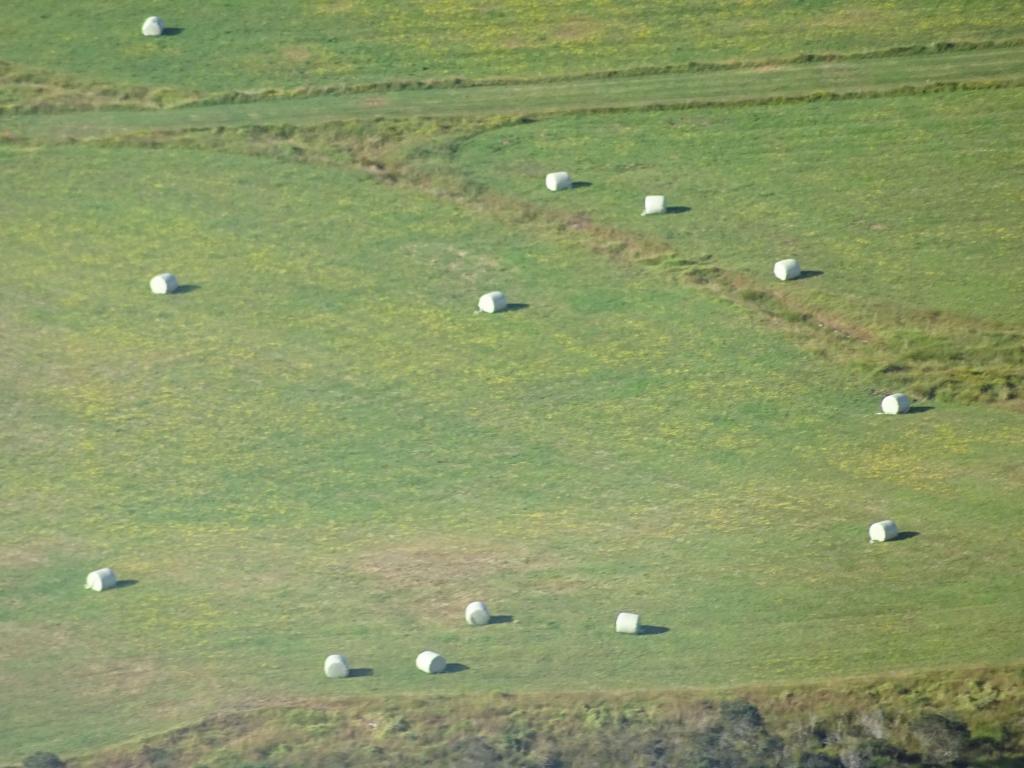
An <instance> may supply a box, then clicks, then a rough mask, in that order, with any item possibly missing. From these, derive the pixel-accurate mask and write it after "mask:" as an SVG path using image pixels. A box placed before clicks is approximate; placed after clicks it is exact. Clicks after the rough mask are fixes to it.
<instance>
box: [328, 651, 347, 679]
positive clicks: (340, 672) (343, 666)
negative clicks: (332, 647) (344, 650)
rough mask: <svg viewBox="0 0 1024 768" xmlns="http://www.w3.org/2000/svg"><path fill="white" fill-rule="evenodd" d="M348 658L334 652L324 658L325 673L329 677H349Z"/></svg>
mask: <svg viewBox="0 0 1024 768" xmlns="http://www.w3.org/2000/svg"><path fill="white" fill-rule="evenodd" d="M348 673H349V666H348V659H346V658H345V657H344V656H342V655H341V654H340V653H332V654H331V655H330V656H328V657H327V658H326V659H325V660H324V674H325V675H327V676H328V677H348Z"/></svg>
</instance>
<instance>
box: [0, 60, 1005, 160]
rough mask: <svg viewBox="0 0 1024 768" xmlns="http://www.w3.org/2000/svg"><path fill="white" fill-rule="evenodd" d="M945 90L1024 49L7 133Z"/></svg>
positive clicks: (379, 98) (284, 103)
mask: <svg viewBox="0 0 1024 768" xmlns="http://www.w3.org/2000/svg"><path fill="white" fill-rule="evenodd" d="M943 84H944V85H945V86H947V87H956V86H963V87H988V86H1019V85H1021V84H1024V47H1007V48H993V49H981V50H963V51H950V52H945V53H933V54H918V55H903V56H891V57H882V58H862V59H850V60H842V61H828V62H808V63H800V64H786V65H772V66H760V67H751V68H739V69H729V70H718V71H706V72H688V73H670V74H656V75H645V76H628V77H610V78H604V79H584V80H568V81H556V82H544V83H531V84H527V85H486V86H476V87H449V88H423V89H406V90H396V91H378V92H370V93H347V94H337V95H330V96H316V97H309V98H291V99H272V100H265V101H250V102H242V103H237V102H236V103H223V104H213V105H204V106H189V107H180V108H176V109H163V110H157V109H154V110H128V109H115V110H97V111H90V112H69V113H55V114H30V115H16V116H11V117H7V118H4V119H0V135H4V134H6V135H7V136H8V137H22V138H31V139H34V140H39V141H61V140H67V139H75V140H82V139H90V138H102V137H110V136H115V135H123V134H129V133H135V132H143V131H154V130H160V131H175V130H183V129H190V128H214V127H218V126H220V127H226V128H231V127H241V126H247V125H267V124H281V123H287V124H291V125H312V124H317V123H323V122H329V121H333V120H340V119H367V118H378V117H381V118H386V117H411V116H417V117H446V116H452V117H455V116H477V115H487V114H517V115H519V114H521V115H544V114H557V113H571V112H585V111H593V110H615V109H644V108H657V107H664V108H683V107H687V106H704V105H714V104H723V105H727V104H749V103H752V102H753V103H758V102H771V101H774V100H783V99H799V98H812V97H815V96H858V95H863V96H872V95H879V94H885V93H891V92H894V91H899V90H901V89H907V88H928V87H941V86H942V85H943Z"/></svg>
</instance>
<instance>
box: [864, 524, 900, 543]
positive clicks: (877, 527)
mask: <svg viewBox="0 0 1024 768" xmlns="http://www.w3.org/2000/svg"><path fill="white" fill-rule="evenodd" d="M899 535H900V532H899V529H898V528H897V527H896V523H894V522H893V521H892V520H882V521H881V522H878V523H872V524H871V527H870V528H868V541H871V542H875V541H891V540H892V539H895V538H896V537H897V536H899Z"/></svg>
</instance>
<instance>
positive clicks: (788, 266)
mask: <svg viewBox="0 0 1024 768" xmlns="http://www.w3.org/2000/svg"><path fill="white" fill-rule="evenodd" d="M772 271H773V272H774V273H775V277H777V278H778V279H779V280H796V279H797V278H798V277H800V263H799V262H798V261H797V260H796V259H783V260H782V261H776V262H775V268H774V269H773V270H772Z"/></svg>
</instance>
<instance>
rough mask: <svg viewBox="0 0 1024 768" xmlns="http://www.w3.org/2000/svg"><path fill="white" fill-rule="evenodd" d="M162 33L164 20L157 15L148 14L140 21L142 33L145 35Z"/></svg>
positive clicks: (155, 35) (154, 35)
mask: <svg viewBox="0 0 1024 768" xmlns="http://www.w3.org/2000/svg"><path fill="white" fill-rule="evenodd" d="M163 33H164V20H163V19H161V18H160V17H159V16H150V17H149V18H148V19H146V20H145V21H144V22H142V34H144V35H145V36H146V37H160V35H162V34H163Z"/></svg>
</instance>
